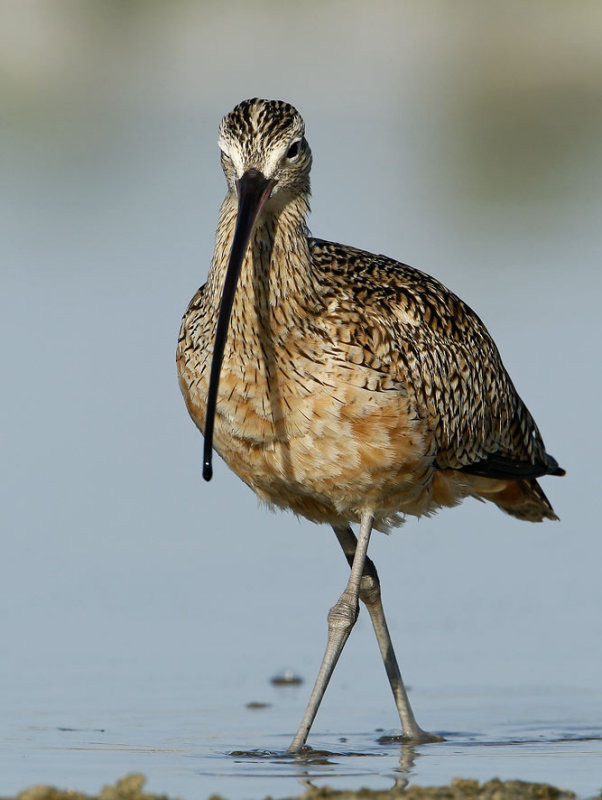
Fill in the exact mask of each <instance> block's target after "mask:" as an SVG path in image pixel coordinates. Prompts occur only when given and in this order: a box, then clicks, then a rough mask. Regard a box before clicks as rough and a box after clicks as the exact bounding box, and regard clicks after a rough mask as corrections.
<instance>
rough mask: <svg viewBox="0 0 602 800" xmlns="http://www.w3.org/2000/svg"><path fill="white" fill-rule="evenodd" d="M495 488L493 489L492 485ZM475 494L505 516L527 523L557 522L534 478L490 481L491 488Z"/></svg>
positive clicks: (480, 490)
mask: <svg viewBox="0 0 602 800" xmlns="http://www.w3.org/2000/svg"><path fill="white" fill-rule="evenodd" d="M495 484H497V487H496V488H494V485H495ZM500 484H501V485H500ZM475 494H476V495H477V496H478V497H480V498H482V499H483V500H489V501H490V502H492V503H495V504H496V506H498V508H501V510H502V511H504V512H505V513H506V514H510V516H512V517H516V518H517V519H523V520H526V521H527V522H542V521H543V520H544V519H553V520H557V519H558V517H557V516H556V514H555V513H554V509H553V508H552V504H551V503H550V501H549V500H548V498H547V497H546V496H545V494H544V491H543V489H542V488H541V486H540V485H539V483H538V482H537V481H536V480H535V478H531V479H526V480H510V481H495V482H493V481H492V486H491V488H489V487H487V488H485V487H482V488H481V487H479V489H478V490H477V491H476V492H475Z"/></svg>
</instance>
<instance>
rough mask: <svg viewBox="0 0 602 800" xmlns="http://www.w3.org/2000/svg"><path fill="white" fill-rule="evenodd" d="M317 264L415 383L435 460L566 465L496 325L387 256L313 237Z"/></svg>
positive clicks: (517, 472) (545, 467)
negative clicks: (524, 391)
mask: <svg viewBox="0 0 602 800" xmlns="http://www.w3.org/2000/svg"><path fill="white" fill-rule="evenodd" d="M310 251H311V254H312V260H313V264H314V267H315V268H316V270H317V271H318V273H319V272H320V271H321V270H322V271H324V273H327V275H326V274H325V275H324V281H323V283H322V285H323V286H324V287H328V288H325V291H326V292H327V293H329V294H330V295H331V296H330V303H328V299H327V301H326V302H327V305H330V307H332V306H333V304H334V305H336V306H337V307H338V308H339V314H340V316H344V313H345V311H347V313H349V314H350V315H353V316H355V317H356V318H357V317H358V316H359V317H361V318H362V320H361V322H360V325H359V326H358V329H361V331H362V334H363V336H364V338H365V339H366V341H363V342H361V344H362V345H363V346H365V347H367V348H368V349H369V350H370V351H371V353H373V352H374V351H375V350H378V351H379V352H381V351H385V352H384V353H383V356H384V357H383V358H381V359H380V365H381V366H380V368H381V369H383V370H386V371H388V372H389V374H391V375H392V376H393V377H394V378H396V379H397V380H399V381H400V382H401V383H402V384H403V385H404V386H405V388H406V390H407V391H408V392H409V393H411V395H412V396H413V400H414V408H415V412H416V413H417V414H418V415H419V416H420V417H421V418H424V419H426V420H427V422H428V425H429V428H430V429H431V431H432V432H433V435H434V438H435V444H436V456H435V464H436V466H437V467H439V468H440V469H458V470H463V471H465V472H469V473H472V474H475V475H481V476H485V477H491V478H523V479H528V478H535V477H538V476H540V475H545V474H563V470H561V469H560V468H559V467H558V464H557V462H556V461H555V460H554V459H553V458H552V457H551V456H550V455H548V454H547V453H546V451H545V446H544V443H543V439H542V437H541V434H540V432H539V430H538V428H537V425H536V424H535V422H534V420H533V417H532V416H531V414H530V413H529V411H528V409H527V408H526V406H525V404H524V403H523V401H522V400H521V398H520V397H519V395H518V393H517V391H516V389H515V388H514V384H513V383H512V380H511V379H510V377H509V375H508V373H507V372H506V369H505V367H504V365H503V363H502V360H501V357H500V354H499V352H498V349H497V347H496V346H495V343H494V342H493V339H492V338H491V336H490V334H489V332H488V331H487V328H486V327H485V325H484V324H483V322H482V321H481V320H480V318H479V317H478V316H477V314H475V312H474V311H473V310H472V309H471V308H470V307H469V306H467V305H466V303H464V302H463V301H462V300H460V298H459V297H457V296H456V295H455V294H454V293H453V292H451V291H450V290H449V289H447V288H446V287H445V286H444V285H443V284H442V283H440V282H439V281H437V280H436V279H435V278H432V277H431V276H429V275H427V274H426V273H424V272H421V271H420V270H417V269H414V268H412V267H409V266H408V265H406V264H401V263H399V262H397V261H394V260H392V259H390V258H387V257H386V256H382V255H374V254H371V253H367V252H365V251H362V250H357V249H355V248H351V247H347V246H344V245H339V244H336V243H333V242H325V241H323V240H320V239H310Z"/></svg>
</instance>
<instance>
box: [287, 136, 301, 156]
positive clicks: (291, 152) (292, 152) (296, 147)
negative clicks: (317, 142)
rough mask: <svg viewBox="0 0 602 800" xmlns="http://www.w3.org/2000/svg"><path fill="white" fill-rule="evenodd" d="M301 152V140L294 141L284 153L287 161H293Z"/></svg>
mask: <svg viewBox="0 0 602 800" xmlns="http://www.w3.org/2000/svg"><path fill="white" fill-rule="evenodd" d="M300 152H301V139H296V140H295V141H294V142H293V143H292V145H291V146H290V147H289V149H288V150H287V151H286V157H287V159H288V160H289V161H294V160H295V159H296V158H298V156H299V153H300Z"/></svg>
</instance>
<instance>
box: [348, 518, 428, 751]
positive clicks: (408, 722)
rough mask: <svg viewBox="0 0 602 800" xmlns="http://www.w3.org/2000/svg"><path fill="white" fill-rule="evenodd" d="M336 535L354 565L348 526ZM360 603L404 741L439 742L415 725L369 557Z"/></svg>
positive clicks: (351, 532) (349, 560)
mask: <svg viewBox="0 0 602 800" xmlns="http://www.w3.org/2000/svg"><path fill="white" fill-rule="evenodd" d="M333 528H334V532H335V534H336V537H337V539H338V540H339V544H340V545H341V547H342V548H343V552H344V553H345V556H346V558H347V561H348V562H349V564H353V563H354V562H355V553H356V547H357V539H356V538H355V535H354V533H353V531H352V530H351V528H350V527H349V525H342V526H340V527H339V526H333ZM360 599H361V600H362V602H363V603H364V605H365V606H366V608H367V609H368V612H369V614H370V618H371V620H372V625H373V627H374V632H375V633H376V639H377V641H378V646H379V648H380V652H381V655H382V659H383V663H384V665H385V670H386V672H387V677H388V679H389V683H390V685H391V690H392V692H393V697H394V698H395V705H396V706H397V711H398V713H399V719H400V721H401V730H402V734H403V737H404V739H408V740H409V741H412V742H415V743H418V742H439V741H442V737H441V736H438V735H436V734H432V733H427V732H426V731H423V730H422V728H421V727H420V726H419V725H418V723H417V722H416V719H415V717H414V712H413V711H412V707H411V705H410V700H409V698H408V695H407V692H406V690H405V686H404V685H403V680H402V678H401V672H400V671H399V665H398V664H397V658H396V657H395V651H394V650H393V643H392V642H391V636H390V634H389V629H388V627H387V621H386V619H385V612H384V609H383V604H382V600H381V594H380V581H379V579H378V573H377V571H376V567H375V566H374V562H373V561H371V559H369V558H368V557H367V556H366V558H365V560H364V568H363V572H362V578H361V582H360Z"/></svg>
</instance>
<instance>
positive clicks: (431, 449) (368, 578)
mask: <svg viewBox="0 0 602 800" xmlns="http://www.w3.org/2000/svg"><path fill="white" fill-rule="evenodd" d="M304 132H305V126H304V123H303V120H302V119H301V116H300V115H299V113H298V112H297V111H296V110H295V109H294V108H293V107H292V106H291V105H289V104H288V103H284V102H281V101H274V100H258V99H253V100H245V101H244V102H242V103H240V104H239V105H238V106H236V108H235V109H234V110H233V111H232V112H231V113H230V114H228V115H227V116H226V117H224V119H223V120H222V123H221V125H220V129H219V146H220V149H221V161H222V167H223V170H224V172H225V174H226V179H227V182H228V192H227V194H226V198H225V200H224V202H223V204H222V207H221V212H220V216H219V223H218V227H217V235H216V243H215V250H214V254H213V260H212V263H211V269H210V271H209V278H208V281H207V283H206V284H205V285H204V286H203V287H202V288H201V289H199V291H198V292H197V293H196V295H195V296H194V297H193V299H192V301H191V303H190V305H189V307H188V309H187V311H186V313H185V315H184V319H183V321H182V328H181V331H180V337H179V342H178V351H177V362H178V375H179V380H180V386H181V388H182V392H183V394H184V399H185V401H186V405H187V407H188V411H189V413H190V415H191V417H192V419H193V420H194V422H195V424H196V425H197V426H198V427H199V429H200V430H201V431H202V432H203V433H204V436H205V452H204V465H203V475H204V477H205V478H206V479H207V480H209V479H210V478H211V473H212V469H211V455H212V448H213V445H214V444H215V449H216V450H217V451H218V453H219V454H220V455H221V456H222V458H223V459H224V460H225V461H226V463H227V464H228V466H229V467H230V468H231V469H232V470H234V472H235V473H236V474H237V475H238V476H239V477H240V478H242V480H243V481H244V482H245V483H246V484H248V486H250V487H251V489H253V491H254V492H255V493H256V494H257V496H258V497H259V498H260V499H261V500H262V501H264V502H266V503H268V504H270V505H272V506H279V507H280V508H289V509H291V510H292V511H294V512H295V513H296V514H300V515H301V516H303V517H307V519H309V520H312V521H313V522H327V523H329V524H330V525H332V527H333V528H334V532H335V534H336V536H337V539H338V540H339V543H340V545H341V547H342V548H343V551H344V553H345V556H346V557H347V560H348V561H349V564H350V565H351V574H350V578H349V581H348V583H347V586H346V588H345V590H344V592H343V594H342V595H341V597H340V598H339V600H338V601H337V602H336V604H335V605H334V606H333V608H331V610H330V612H329V614H328V644H327V647H326V652H325V654H324V659H323V661H322V665H321V667H320V671H319V674H318V677H317V679H316V683H315V686H314V689H313V692H312V695H311V698H310V701H309V704H308V706H307V709H306V711H305V714H304V717H303V720H302V722H301V725H300V727H299V730H298V732H297V734H296V736H295V738H294V739H293V742H292V744H291V746H290V748H289V751H290V752H296V751H298V750H299V749H300V748H301V747H302V746H303V745H304V744H305V741H306V739H307V735H308V733H309V730H310V727H311V725H312V722H313V720H314V717H315V715H316V712H317V710H318V707H319V705H320V701H321V699H322V696H323V694H324V691H325V690H326V686H327V685H328V681H329V680H330V677H331V675H332V672H333V670H334V668H335V665H336V663H337V661H338V658H339V656H340V654H341V651H342V649H343V647H344V645H345V642H346V641H347V638H348V636H349V634H350V632H351V629H352V628H353V625H354V623H355V620H356V618H357V615H358V610H359V606H358V598H359V599H361V600H362V601H363V602H364V603H365V604H366V606H367V608H368V611H369V613H370V617H371V619H372V623H373V625H374V629H375V632H376V637H377V640H378V644H379V647H380V651H381V654H382V657H383V661H384V664H385V668H386V671H387V675H388V678H389V682H390V684H391V689H392V690H393V695H394V697H395V702H396V705H397V710H398V712H399V717H400V720H401V726H402V732H403V734H404V737H406V738H407V739H408V740H412V741H415V742H421V741H422V742H424V741H435V740H437V739H439V738H440V737H438V736H434V735H431V734H428V733H425V732H424V731H423V730H422V729H421V728H420V727H419V726H418V724H417V723H416V720H415V719H414V715H413V713H412V709H411V707H410V703H409V701H408V697H407V694H406V691H405V689H404V685H403V682H402V679H401V675H400V672H399V668H398V666H397V661H396V658H395V654H394V652H393V647H392V644H391V640H390V637H389V632H388V630H387V624H386V621H385V617H384V613H383V608H382V604H381V597H380V585H379V580H378V575H377V573H376V570H375V568H374V565H373V563H372V562H371V561H370V559H369V558H368V557H367V550H368V543H369V540H370V534H371V531H372V528H373V527H374V528H376V529H379V530H384V531H386V530H388V529H389V528H390V527H391V526H394V525H397V524H399V523H400V522H401V519H402V515H406V514H412V515H414V516H421V515H423V514H426V515H428V514H431V513H433V512H434V511H436V510H437V509H438V508H440V507H442V506H454V505H457V504H458V503H459V502H460V501H461V500H463V499H464V498H465V497H469V496H472V497H477V498H480V499H484V500H489V501H491V502H492V503H495V504H496V505H497V506H498V507H499V508H501V509H502V511H505V512H506V513H508V514H511V515H512V516H514V517H517V518H518V519H523V520H528V521H530V522H540V521H541V520H543V519H557V517H556V515H555V514H554V511H553V509H552V506H551V505H550V503H549V502H548V499H547V498H546V496H545V494H544V493H543V491H542V489H541V488H540V486H539V484H538V482H537V478H538V477H540V476H542V475H563V474H564V470H562V469H561V468H560V467H559V466H558V464H557V462H556V461H555V460H554V459H553V458H552V457H551V456H550V455H548V454H547V453H546V451H545V448H544V443H543V440H542V438H541V435H540V433H539V430H538V429H537V426H536V425H535V422H534V421H533V418H532V417H531V414H530V413H529V412H528V410H527V408H526V407H525V405H524V404H523V402H522V401H521V399H520V397H519V396H518V394H517V392H516V390H515V388H514V385H513V384H512V381H511V380H510V378H509V376H508V374H507V372H506V370H505V369H504V366H503V364H502V361H501V359H500V356H499V353H498V351H497V348H496V346H495V344H494V343H493V340H492V339H491V336H490V335H489V333H488V332H487V329H486V328H485V326H484V325H483V323H482V322H481V320H480V319H479V318H478V317H477V315H476V314H475V313H474V311H472V310H471V309H470V308H469V307H468V306H467V305H466V304H465V303H463V302H462V300H460V299H459V298H458V297H456V295H454V294H452V292H450V291H449V290H448V289H446V288H445V286H443V285H442V284H441V283H439V282H438V281H437V280H435V279H434V278H431V277H430V276H428V275H426V274H425V273H423V272H419V271H418V270H416V269H412V268H411V267H408V266H406V265H405V264H400V263H399V262H397V261H393V260H392V259H390V258H386V257H385V256H382V255H372V254H371V253H366V252H364V251H362V250H356V249H355V248H353V247H347V246H346V245H340V244H334V243H332V242H326V241H323V240H321V239H314V238H312V237H310V236H309V233H308V229H307V226H306V217H307V214H308V211H309V194H310V189H309V172H310V167H311V160H312V157H311V151H310V149H309V145H308V144H307V140H306V139H305V136H304ZM352 522H357V523H359V534H358V537H357V539H356V537H355V535H354V533H353V531H352V529H351V527H350V525H351V523H352Z"/></svg>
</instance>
